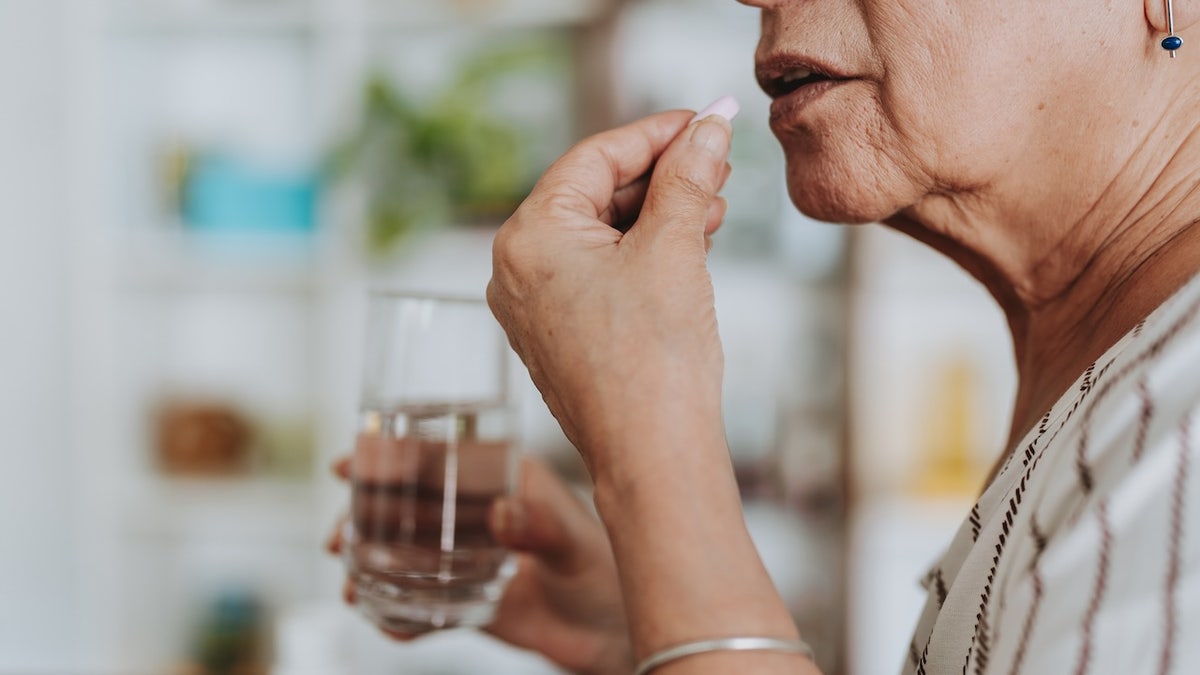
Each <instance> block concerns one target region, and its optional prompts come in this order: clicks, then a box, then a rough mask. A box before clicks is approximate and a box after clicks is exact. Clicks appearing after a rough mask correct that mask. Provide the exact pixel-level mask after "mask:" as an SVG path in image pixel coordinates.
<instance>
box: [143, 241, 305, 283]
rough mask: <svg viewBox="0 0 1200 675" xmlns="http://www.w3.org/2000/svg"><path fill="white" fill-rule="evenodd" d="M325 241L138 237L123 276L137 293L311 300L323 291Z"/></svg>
mask: <svg viewBox="0 0 1200 675" xmlns="http://www.w3.org/2000/svg"><path fill="white" fill-rule="evenodd" d="M319 246H320V242H319V237H318V236H317V235H313V234H272V235H238V236H232V235H208V234H198V235H197V234H189V233H183V232H169V233H161V234H158V235H155V236H143V237H136V238H134V241H133V242H131V245H130V246H129V248H128V249H127V250H126V254H125V261H124V264H123V266H122V270H121V276H122V281H123V282H124V285H125V286H126V287H128V288H130V289H132V290H138V291H149V292H189V291H193V292H198V291H216V292H220V291H226V292H238V293H260V294H273V295H297V296H303V295H309V294H311V293H313V292H314V291H315V290H316V289H318V288H319V287H320V281H321V279H320V266H319V264H318V247H319Z"/></svg>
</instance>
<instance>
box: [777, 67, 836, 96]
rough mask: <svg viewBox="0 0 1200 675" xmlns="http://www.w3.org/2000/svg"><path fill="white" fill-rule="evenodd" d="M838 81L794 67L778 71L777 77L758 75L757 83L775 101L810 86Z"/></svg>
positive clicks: (813, 71)
mask: <svg viewBox="0 0 1200 675" xmlns="http://www.w3.org/2000/svg"><path fill="white" fill-rule="evenodd" d="M840 79H842V78H836V77H834V76H832V75H830V74H828V73H825V72H821V71H819V70H816V69H815V68H813V67H805V66H796V67H793V68H788V69H786V70H783V71H780V72H779V74H777V75H776V74H771V75H767V76H765V77H764V76H763V75H761V74H760V75H759V79H758V83H759V86H761V87H762V90H763V91H765V92H766V93H767V96H770V97H771V99H772V100H775V99H780V98H783V97H784V96H787V95H788V94H791V93H793V92H795V91H798V90H800V89H803V88H804V87H807V86H810V85H814V84H818V83H820V82H831V81H835V80H840Z"/></svg>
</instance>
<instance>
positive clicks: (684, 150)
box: [632, 115, 733, 241]
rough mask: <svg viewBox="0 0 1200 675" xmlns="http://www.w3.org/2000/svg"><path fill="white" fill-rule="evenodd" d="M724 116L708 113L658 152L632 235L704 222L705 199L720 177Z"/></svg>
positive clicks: (696, 228)
mask: <svg viewBox="0 0 1200 675" xmlns="http://www.w3.org/2000/svg"><path fill="white" fill-rule="evenodd" d="M732 134H733V126H732V125H731V124H730V122H729V120H728V119H726V118H724V117H721V116H719V115H712V116H709V117H707V118H705V119H702V120H700V121H699V122H696V123H695V124H693V125H691V126H690V127H688V128H687V129H686V130H684V131H683V133H681V134H680V135H679V138H677V139H676V140H675V141H674V142H673V143H671V145H670V146H669V147H668V148H667V150H666V151H665V152H664V153H663V155H662V157H660V158H659V160H658V163H657V164H656V166H655V168H654V176H653V177H652V178H651V180H650V189H649V191H648V192H647V194H646V202H645V204H644V205H643V207H642V213H641V216H640V217H639V218H638V223H637V225H636V226H635V228H634V229H633V230H632V231H635V232H637V233H638V234H636V235H635V237H639V238H640V237H645V236H656V235H658V234H661V233H664V232H678V233H689V234H694V236H695V237H696V239H697V240H698V241H699V240H700V239H702V235H703V234H704V233H705V231H706V226H707V224H708V222H709V218H708V216H709V203H710V202H711V201H712V200H713V198H714V197H716V196H717V192H718V191H719V190H720V189H721V186H722V184H723V183H724V180H725V177H726V173H725V167H726V165H727V158H728V155H729V147H730V143H731V141H732Z"/></svg>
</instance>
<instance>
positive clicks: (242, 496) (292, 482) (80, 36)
mask: <svg viewBox="0 0 1200 675" xmlns="http://www.w3.org/2000/svg"><path fill="white" fill-rule="evenodd" d="M76 4H77V5H78V7H77V9H78V10H79V11H78V12H77V13H76V14H75V15H74V16H73V19H72V26H73V27H72V29H71V35H72V38H73V39H72V45H73V47H72V51H71V53H70V54H69V56H68V68H69V70H70V73H71V81H72V82H73V85H74V86H73V88H72V92H73V93H72V96H71V102H72V118H71V125H70V126H71V128H72V133H73V134H74V136H75V138H74V141H75V143H74V145H73V147H75V148H77V149H76V150H75V154H76V156H75V157H74V158H73V160H74V165H75V167H76V168H75V170H74V172H73V179H72V189H73V192H74V194H75V195H76V200H75V202H74V203H76V204H78V207H77V209H76V211H77V213H76V221H77V222H76V224H75V225H73V228H74V230H75V232H76V233H77V235H78V236H77V237H76V240H77V241H78V242H80V244H79V246H78V247H77V248H75V249H73V250H72V251H71V252H70V256H69V257H70V260H71V262H70V264H71V266H72V269H73V274H72V288H73V289H74V291H73V296H74V305H75V307H76V308H77V309H76V312H75V315H74V316H73V320H72V323H73V325H74V326H75V327H76V332H77V334H78V335H79V338H78V343H77V345H76V347H75V349H74V351H75V354H76V355H78V357H79V358H78V359H76V361H77V362H76V363H75V364H74V365H73V383H74V387H73V389H74V390H75V392H76V397H75V400H74V402H73V403H72V408H71V415H72V418H73V420H74V421H75V424H73V428H74V429H76V432H75V439H76V442H77V443H79V444H81V445H86V447H88V448H89V451H88V452H87V453H84V454H83V455H82V459H81V463H80V466H79V467H77V474H76V476H75V477H74V478H73V480H74V484H75V485H76V486H77V490H76V493H77V494H78V495H79V509H78V510H79V513H80V519H81V521H82V522H83V523H84V525H83V527H82V530H83V531H84V532H86V533H87V534H86V536H85V540H84V541H83V542H82V543H81V557H82V559H85V560H87V561H88V563H87V569H86V571H81V574H80V576H81V579H82V581H81V585H82V588H83V610H84V613H85V616H84V617H83V618H82V620H83V622H84V623H85V624H86V625H88V626H89V629H88V633H89V634H88V637H89V638H90V644H88V645H86V646H85V648H84V649H85V652H86V653H87V654H89V658H88V662H89V664H90V665H92V666H94V667H96V668H99V669H104V670H106V671H109V672H123V673H124V672H128V673H142V672H145V673H161V672H164V668H167V667H168V666H169V664H172V663H179V661H180V659H181V658H182V657H184V656H186V650H187V649H188V640H189V637H188V636H189V635H191V634H192V631H193V630H194V627H195V620H196V619H197V614H196V612H198V611H200V608H202V607H203V606H204V605H205V603H206V602H207V600H206V598H212V597H216V596H218V595H219V594H221V593H223V592H225V591H227V590H229V589H242V590H249V591H250V592H252V593H254V594H256V595H258V596H259V597H260V599H261V600H262V601H264V602H266V603H267V605H268V606H269V607H270V608H271V609H273V610H284V609H286V608H291V607H298V606H303V605H305V604H306V603H311V602H314V601H317V600H318V599H320V600H322V601H328V599H331V598H336V597H338V589H339V587H340V581H341V580H340V576H341V567H340V564H339V563H338V561H336V560H333V559H330V558H328V556H326V554H325V553H324V552H323V548H322V546H321V542H322V541H323V539H324V537H325V536H326V535H327V533H328V532H327V529H328V528H329V527H331V526H332V525H333V523H334V521H335V519H336V515H337V514H338V513H339V512H340V511H341V510H343V508H344V501H345V498H346V496H345V494H344V491H343V488H342V487H341V486H339V485H337V484H336V483H335V481H333V480H331V479H330V478H329V477H328V475H327V466H328V463H329V462H330V460H331V459H332V458H333V457H335V456H337V455H340V454H342V453H343V452H344V450H345V448H346V446H347V444H348V442H349V439H351V438H352V437H353V431H354V430H353V424H354V419H353V418H354V416H353V411H354V407H355V404H356V399H357V391H356V385H357V379H358V378H357V371H356V369H355V368H356V366H357V362H358V361H357V353H358V350H359V345H360V344H361V335H360V332H359V327H360V325H361V311H362V302H363V296H364V291H365V289H366V287H367V286H368V285H369V284H371V283H387V284H392V285H396V284H402V285H405V286H407V287H409V288H425V289H427V290H438V289H441V290H446V291H461V290H462V287H463V286H464V285H468V284H469V285H470V288H472V289H474V288H482V284H483V282H484V281H486V278H487V269H488V263H489V261H490V258H489V257H488V255H487V253H488V249H489V248H490V246H489V243H488V242H489V241H490V231H491V230H489V228H486V227H483V228H478V227H477V228H471V229H468V230H462V231H448V232H446V233H445V234H444V235H442V236H437V237H433V238H432V239H429V240H427V241H420V242H414V244H413V247H414V248H413V250H412V251H411V252H410V254H409V255H407V256H401V258H400V259H398V261H397V264H398V265H400V267H401V268H400V269H397V270H395V271H394V272H392V273H389V274H386V275H381V274H379V273H378V272H377V271H374V270H372V269H371V267H370V266H369V265H368V264H367V263H366V261H365V259H364V256H363V254H362V252H361V244H360V231H359V224H358V221H359V219H360V214H361V208H360V206H359V205H358V204H357V201H356V198H355V196H354V194H353V190H344V189H341V188H338V189H331V190H329V191H328V192H327V193H326V194H325V195H324V197H323V199H322V207H321V210H320V214H319V218H318V223H317V226H316V228H315V230H314V231H312V232H309V233H305V232H279V231H275V230H270V229H264V230H262V231H251V232H249V233H246V232H211V231H204V232H200V231H192V230H190V229H189V228H187V227H185V226H183V225H182V224H181V223H180V222H179V221H180V218H179V216H178V214H174V213H172V212H171V210H170V208H167V207H165V206H164V205H163V204H164V201H165V200H164V197H163V194H164V190H163V188H162V187H161V182H162V180H163V177H162V175H161V173H162V171H163V169H162V163H163V161H164V155H165V154H166V153H167V152H168V151H172V150H173V149H174V148H177V147H179V146H181V145H182V146H194V147H195V148H197V149H198V150H201V151H206V152H207V151H210V150H212V151H218V152H221V153H232V154H234V155H236V156H239V157H245V158H248V159H249V160H251V161H253V162H257V163H259V164H261V165H263V166H268V167H273V166H274V167H283V168H285V169H287V170H289V171H291V170H295V168H296V167H309V168H310V169H312V168H315V167H316V165H317V164H318V163H319V161H320V158H321V155H322V154H323V153H325V152H326V151H327V150H328V149H329V148H330V147H332V145H333V144H334V142H335V141H336V140H338V139H340V138H341V137H342V136H343V134H344V133H345V132H346V130H347V129H349V128H350V127H351V126H353V124H354V123H355V121H356V119H357V116H358V112H359V110H358V108H359V104H360V100H361V87H362V85H363V83H364V82H365V81H366V78H367V76H368V74H370V73H371V72H372V71H373V70H374V69H375V68H376V67H378V66H380V65H383V66H384V67H388V66H389V64H388V63H387V62H386V59H388V58H394V53H393V52H394V51H395V49H394V47H395V46H396V45H403V44H404V43H405V41H407V40H408V39H410V38H412V37H414V36H420V37H421V38H423V39H426V40H428V39H429V36H430V35H431V34H439V33H446V34H455V35H457V34H463V33H464V32H469V33H470V34H471V35H473V36H479V35H485V34H500V33H502V32H503V31H508V30H522V31H529V30H552V29H556V28H566V27H571V26H580V25H584V24H586V23H587V22H589V21H592V20H595V19H596V18H597V17H598V16H600V15H601V14H603V13H604V12H605V11H607V10H608V9H609V8H611V6H612V5H613V4H614V3H613V2H611V1H610V0H579V1H578V2H573V1H564V0H491V1H482V0H480V1H477V2H469V1H466V0H463V1H461V2H442V1H441V0H420V1H414V0H404V2H385V1H382V0H378V1H377V0H260V1H254V2H251V1H248V0H96V1H95V2H84V1H83V0H80V2H78V3H76ZM381 59H384V60H385V61H384V62H382V63H381V62H380V60H381ZM480 268H482V272H481V271H480ZM189 396H190V397H195V398H197V399H199V400H218V401H221V402H224V403H227V404H228V405H230V406H233V407H235V408H237V409H239V410H241V411H242V412H243V413H244V414H245V416H246V417H247V418H248V419H249V420H250V421H251V422H254V423H258V422H262V421H263V420H264V419H265V420H267V421H268V422H271V423H277V424H292V425H295V424H300V423H301V422H303V423H305V424H308V425H309V427H310V429H311V431H310V436H311V446H312V450H311V456H310V457H309V459H307V460H306V462H307V463H308V465H309V469H308V470H307V471H303V472H300V473H301V475H299V476H294V475H293V476H282V475H277V474H272V473H264V472H262V471H254V472H251V473H247V474H245V475H239V476H234V477H229V478H196V477H176V476H168V475H164V474H162V473H160V472H159V471H158V470H156V469H155V468H154V467H155V463H156V462H155V459H154V446H153V443H152V440H151V439H152V438H153V434H152V433H151V426H152V424H153V414H154V410H155V409H156V407H157V406H158V405H159V404H160V402H161V401H162V400H164V399H169V398H173V397H182V398H184V399H186V398H187V397H189ZM272 420H273V422H272ZM259 463H260V464H262V462H259ZM293 473H294V472H293Z"/></svg>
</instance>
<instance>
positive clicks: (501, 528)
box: [492, 499, 525, 540]
mask: <svg viewBox="0 0 1200 675" xmlns="http://www.w3.org/2000/svg"><path fill="white" fill-rule="evenodd" d="M524 529H525V511H524V509H522V508H521V506H520V505H519V504H517V502H515V501H513V500H512V499H498V500H496V503H495V505H493V506H492V534H494V535H495V536H496V537H497V538H502V539H506V540H513V539H518V538H520V536H521V534H522V532H523V531H524Z"/></svg>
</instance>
